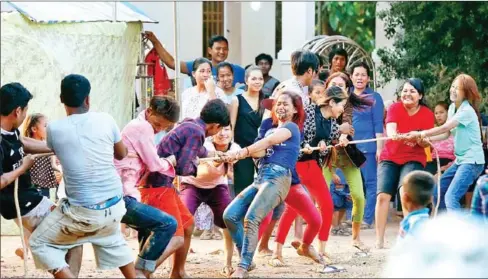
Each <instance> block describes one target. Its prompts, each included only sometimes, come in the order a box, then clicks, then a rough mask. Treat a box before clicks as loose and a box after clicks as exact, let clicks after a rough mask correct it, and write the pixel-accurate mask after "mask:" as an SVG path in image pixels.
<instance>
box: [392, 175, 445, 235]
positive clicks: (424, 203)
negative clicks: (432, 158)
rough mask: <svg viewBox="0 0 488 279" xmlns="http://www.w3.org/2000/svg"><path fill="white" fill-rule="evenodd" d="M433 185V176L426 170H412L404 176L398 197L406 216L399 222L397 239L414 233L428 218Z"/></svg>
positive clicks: (434, 183)
mask: <svg viewBox="0 0 488 279" xmlns="http://www.w3.org/2000/svg"><path fill="white" fill-rule="evenodd" d="M435 185H436V182H435V179H434V176H433V175H432V174H430V173H428V172H426V171H412V172H410V173H409V174H408V175H406V176H405V178H404V179H403V183H402V187H401V188H400V197H401V201H402V208H403V212H406V213H407V216H405V218H403V220H402V222H401V223H400V233H399V239H403V238H405V237H406V236H408V235H414V234H415V233H416V231H417V230H418V229H419V228H420V227H422V225H423V223H425V222H426V221H427V220H429V215H430V211H431V206H432V199H433V196H432V195H433V192H434V187H435Z"/></svg>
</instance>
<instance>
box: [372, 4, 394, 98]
mask: <svg viewBox="0 0 488 279" xmlns="http://www.w3.org/2000/svg"><path fill="white" fill-rule="evenodd" d="M388 9H390V3H389V2H376V14H378V13H379V12H380V11H384V10H388ZM393 42H394V40H392V39H388V38H387V37H386V32H385V22H384V21H383V20H381V19H380V18H379V17H376V33H375V43H376V47H375V49H374V50H373V54H372V58H373V61H374V63H375V65H376V69H378V68H379V67H380V66H381V60H380V58H379V57H378V55H376V52H377V50H378V49H380V48H393ZM376 78H377V80H381V79H382V78H381V76H380V75H379V72H377V73H376ZM400 85H401V84H400V81H399V80H397V79H394V80H391V81H390V82H388V83H384V84H382V86H381V87H377V91H378V93H380V94H381V96H382V97H383V100H384V101H386V100H392V99H393V98H394V94H395V92H396V90H397V88H398V87H399V86H400Z"/></svg>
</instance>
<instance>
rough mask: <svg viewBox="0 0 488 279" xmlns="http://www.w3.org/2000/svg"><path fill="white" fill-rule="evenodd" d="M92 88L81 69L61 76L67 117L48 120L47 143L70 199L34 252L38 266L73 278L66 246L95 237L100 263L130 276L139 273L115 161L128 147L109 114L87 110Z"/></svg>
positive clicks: (43, 230)
mask: <svg viewBox="0 0 488 279" xmlns="http://www.w3.org/2000/svg"><path fill="white" fill-rule="evenodd" d="M90 90H91V86H90V82H89V81H88V80H87V79H86V78H85V77H83V76H81V75H68V76H66V77H65V78H64V79H63V80H62V81H61V95H60V98H61V102H62V103H63V104H64V107H65V110H66V114H67V117H66V118H64V119H61V120H57V121H53V122H52V123H50V124H49V125H48V127H47V145H48V147H50V148H52V149H53V150H54V152H55V153H56V156H57V157H58V159H59V161H60V162H61V165H62V166H63V171H64V179H65V189H66V196H67V199H63V200H61V201H60V205H59V206H58V207H57V208H56V209H54V211H53V212H51V213H50V214H49V215H48V216H47V217H46V218H45V219H44V221H43V222H42V223H41V224H40V225H39V227H38V228H37V229H36V230H35V231H34V233H33V234H32V237H31V239H30V245H31V248H32V255H33V257H34V261H35V263H36V267H38V268H42V269H45V270H49V272H50V273H51V274H53V275H54V277H55V278H73V274H72V273H71V272H70V270H69V269H68V264H67V263H66V261H65V259H64V257H65V255H66V251H67V250H68V249H70V248H72V247H76V246H81V245H83V244H85V243H91V244H92V245H93V249H94V252H95V258H96V262H97V265H98V267H99V268H101V269H112V268H117V267H118V268H119V269H120V270H121V272H122V273H123V275H124V276H125V277H126V278H135V277H136V273H135V269H134V263H133V260H134V258H133V256H132V249H130V247H129V246H128V245H127V242H126V241H125V239H124V237H123V235H122V232H121V229H120V221H121V219H122V217H123V216H124V214H125V213H126V209H125V203H124V200H123V199H122V197H123V191H122V183H121V180H120V177H119V175H118V174H117V170H116V169H115V166H114V163H113V162H114V157H115V158H116V159H118V160H121V159H123V158H124V157H125V156H126V155H127V148H126V147H125V145H124V143H123V142H122V138H121V136H120V131H119V128H118V127H117V124H116V123H115V121H114V119H113V118H112V117H111V116H110V115H109V114H107V113H99V112H89V108H90V96H89V94H90Z"/></svg>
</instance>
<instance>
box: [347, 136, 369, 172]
mask: <svg viewBox="0 0 488 279" xmlns="http://www.w3.org/2000/svg"><path fill="white" fill-rule="evenodd" d="M347 139H348V140H349V141H352V140H353V139H352V137H351V136H347ZM344 150H345V151H346V154H347V157H349V159H350V160H351V162H352V163H353V164H354V165H355V166H356V167H357V168H360V167H361V166H362V165H363V164H364V163H365V162H366V156H364V154H363V152H362V151H361V150H359V149H358V147H357V146H356V145H355V144H350V145H348V146H346V147H344Z"/></svg>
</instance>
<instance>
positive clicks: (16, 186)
mask: <svg viewBox="0 0 488 279" xmlns="http://www.w3.org/2000/svg"><path fill="white" fill-rule="evenodd" d="M52 155H54V153H40V154H35V155H32V157H33V159H36V158H39V157H44V156H52ZM14 203H15V211H16V213H17V220H18V222H19V228H20V239H21V241H22V249H24V278H27V274H28V272H29V270H28V269H27V255H28V253H29V252H28V250H27V245H26V243H25V239H24V225H23V224H22V216H21V214H20V204H19V178H16V179H15V184H14Z"/></svg>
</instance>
